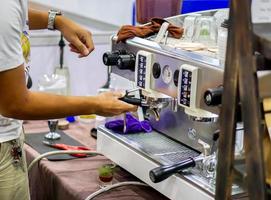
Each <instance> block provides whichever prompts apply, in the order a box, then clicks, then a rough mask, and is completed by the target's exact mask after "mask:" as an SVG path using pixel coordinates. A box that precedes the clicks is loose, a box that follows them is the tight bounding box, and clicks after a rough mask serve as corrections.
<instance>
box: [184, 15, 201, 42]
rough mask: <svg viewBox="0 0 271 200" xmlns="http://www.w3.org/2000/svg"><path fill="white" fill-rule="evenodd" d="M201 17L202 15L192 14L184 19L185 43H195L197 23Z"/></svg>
mask: <svg viewBox="0 0 271 200" xmlns="http://www.w3.org/2000/svg"><path fill="white" fill-rule="evenodd" d="M200 16H201V14H191V15H188V16H187V17H185V18H184V23H183V28H184V40H185V41H187V42H192V41H193V39H194V35H195V27H196V21H197V19H198V17H200Z"/></svg>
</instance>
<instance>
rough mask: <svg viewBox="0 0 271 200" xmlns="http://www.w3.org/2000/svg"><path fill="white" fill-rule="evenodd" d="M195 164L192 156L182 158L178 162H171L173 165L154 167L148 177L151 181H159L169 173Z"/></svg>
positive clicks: (171, 173)
mask: <svg viewBox="0 0 271 200" xmlns="http://www.w3.org/2000/svg"><path fill="white" fill-rule="evenodd" d="M195 165H196V162H195V161H194V159H193V158H188V159H186V160H183V161H181V162H179V163H176V164H173V165H165V166H161V167H157V168H155V169H152V170H151V171H150V173H149V177H150V179H151V181H152V182H154V183H159V182H161V181H163V180H165V179H167V178H168V177H170V176H171V175H173V174H175V173H177V172H179V171H181V170H184V169H187V168H189V167H194V166H195Z"/></svg>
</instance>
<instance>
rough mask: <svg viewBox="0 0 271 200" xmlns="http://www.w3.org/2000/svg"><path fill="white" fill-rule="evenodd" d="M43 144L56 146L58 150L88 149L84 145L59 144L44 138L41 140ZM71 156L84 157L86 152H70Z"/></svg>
mask: <svg viewBox="0 0 271 200" xmlns="http://www.w3.org/2000/svg"><path fill="white" fill-rule="evenodd" d="M43 144H45V145H47V146H50V147H53V148H56V149H60V150H90V148H88V147H85V146H72V145H67V144H61V143H52V142H50V141H46V140H44V141H43ZM71 156H74V157H78V158H84V157H86V156H87V154H83V153H77V154H71Z"/></svg>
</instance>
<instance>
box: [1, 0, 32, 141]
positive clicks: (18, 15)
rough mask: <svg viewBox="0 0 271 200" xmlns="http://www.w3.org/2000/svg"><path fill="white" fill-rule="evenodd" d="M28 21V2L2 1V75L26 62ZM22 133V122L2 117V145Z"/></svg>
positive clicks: (23, 0)
mask: <svg viewBox="0 0 271 200" xmlns="http://www.w3.org/2000/svg"><path fill="white" fill-rule="evenodd" d="M27 19H28V5H27V0H1V5H0V73H1V72H3V71H6V70H10V69H13V68H16V67H18V66H20V65H22V64H23V63H24V62H25V59H24V56H23V51H22V47H21V34H22V33H23V31H26V30H27V26H26V24H27ZM0 87H1V86H0ZM2 95H5V94H0V98H1V96H2ZM21 132H22V121H20V120H15V119H8V118H5V117H3V116H1V115H0V143H2V142H6V141H9V140H12V139H16V138H18V137H19V136H20V133H21Z"/></svg>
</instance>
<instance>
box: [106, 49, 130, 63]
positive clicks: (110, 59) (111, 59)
mask: <svg viewBox="0 0 271 200" xmlns="http://www.w3.org/2000/svg"><path fill="white" fill-rule="evenodd" d="M123 54H126V51H125V50H119V51H113V52H105V53H104V54H103V63H104V64H105V65H107V66H114V65H117V62H118V57H119V55H123Z"/></svg>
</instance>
